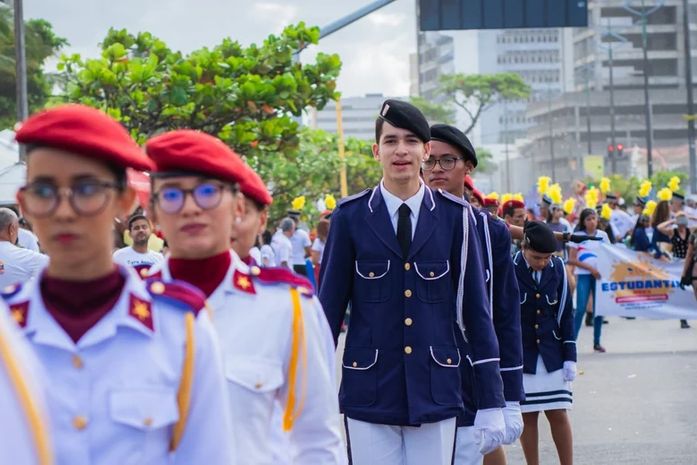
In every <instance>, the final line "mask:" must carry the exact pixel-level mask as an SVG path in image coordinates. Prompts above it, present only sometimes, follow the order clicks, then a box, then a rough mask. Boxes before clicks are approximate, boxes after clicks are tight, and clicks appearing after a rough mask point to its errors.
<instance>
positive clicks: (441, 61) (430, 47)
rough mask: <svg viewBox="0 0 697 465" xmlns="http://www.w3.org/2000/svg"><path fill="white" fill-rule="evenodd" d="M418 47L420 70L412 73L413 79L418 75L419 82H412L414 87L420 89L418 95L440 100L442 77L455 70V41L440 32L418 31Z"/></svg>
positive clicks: (417, 54) (418, 65)
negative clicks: (439, 86) (438, 93)
mask: <svg viewBox="0 0 697 465" xmlns="http://www.w3.org/2000/svg"><path fill="white" fill-rule="evenodd" d="M416 49H417V53H416V62H415V63H414V64H416V67H417V70H418V72H416V73H412V79H413V78H414V77H416V78H417V79H418V82H417V83H416V85H414V83H413V82H412V89H418V95H419V96H421V97H423V98H425V99H428V100H434V101H438V100H440V97H439V96H438V95H437V92H436V89H437V88H438V84H439V83H440V77H441V76H442V75H444V74H452V73H454V72H455V41H454V40H453V38H452V37H451V36H449V35H445V34H441V33H439V32H417V48H416Z"/></svg>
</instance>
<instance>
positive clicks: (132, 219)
mask: <svg viewBox="0 0 697 465" xmlns="http://www.w3.org/2000/svg"><path fill="white" fill-rule="evenodd" d="M138 220H145V221H147V222H148V224H150V220H149V219H148V217H147V216H145V215H143V214H135V215H131V217H130V218H128V230H129V231H130V230H131V227H133V223H135V222H136V221H138Z"/></svg>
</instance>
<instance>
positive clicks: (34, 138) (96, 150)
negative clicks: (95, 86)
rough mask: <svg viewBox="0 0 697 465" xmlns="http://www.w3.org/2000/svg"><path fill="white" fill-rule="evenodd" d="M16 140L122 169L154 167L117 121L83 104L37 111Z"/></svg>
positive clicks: (22, 128) (19, 132)
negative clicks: (63, 151) (92, 159)
mask: <svg viewBox="0 0 697 465" xmlns="http://www.w3.org/2000/svg"><path fill="white" fill-rule="evenodd" d="M15 139H16V140H17V142H19V143H20V144H32V145H38V146H45V147H52V148H56V149H60V150H65V151H67V152H72V153H76V154H79V155H83V156H85V157H87V158H95V159H99V160H100V161H103V162H105V163H109V164H112V165H116V166H119V167H123V168H128V167H130V168H134V169H137V170H140V171H148V170H151V169H152V168H153V164H152V162H151V161H150V160H149V159H148V157H146V156H145V154H144V153H143V151H142V150H141V149H140V147H139V146H138V144H136V142H135V141H134V140H133V139H132V138H131V136H130V135H129V134H128V131H126V129H125V128H124V127H123V126H121V124H120V123H119V122H117V121H116V120H115V119H113V118H111V117H110V116H108V115H107V114H106V113H104V112H102V111H100V110H96V109H94V108H90V107H87V106H85V105H62V106H58V107H54V108H50V109H48V110H44V111H42V112H39V113H37V114H35V115H33V116H31V117H30V118H28V119H27V120H26V121H25V122H24V123H23V124H22V126H21V127H20V128H19V131H17V134H16V135H15Z"/></svg>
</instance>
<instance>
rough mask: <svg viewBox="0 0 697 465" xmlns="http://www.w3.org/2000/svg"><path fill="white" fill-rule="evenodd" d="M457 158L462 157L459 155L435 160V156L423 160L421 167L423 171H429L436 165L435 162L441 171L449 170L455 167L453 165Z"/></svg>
mask: <svg viewBox="0 0 697 465" xmlns="http://www.w3.org/2000/svg"><path fill="white" fill-rule="evenodd" d="M458 160H462V158H459V157H444V158H441V159H440V160H436V159H435V158H429V159H428V160H426V161H425V162H423V165H422V167H423V169H424V171H431V170H432V169H433V168H435V167H436V164H438V165H440V167H441V169H442V170H443V171H450V170H451V169H453V168H455V165H456V164H457V161H458Z"/></svg>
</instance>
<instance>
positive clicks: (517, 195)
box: [513, 192, 525, 203]
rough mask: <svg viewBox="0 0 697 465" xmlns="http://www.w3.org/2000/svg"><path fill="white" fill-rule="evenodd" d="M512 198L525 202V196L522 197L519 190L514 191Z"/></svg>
mask: <svg viewBox="0 0 697 465" xmlns="http://www.w3.org/2000/svg"><path fill="white" fill-rule="evenodd" d="M513 200H517V201H519V202H523V203H525V198H523V194H521V193H520V192H516V193H515V194H513Z"/></svg>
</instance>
